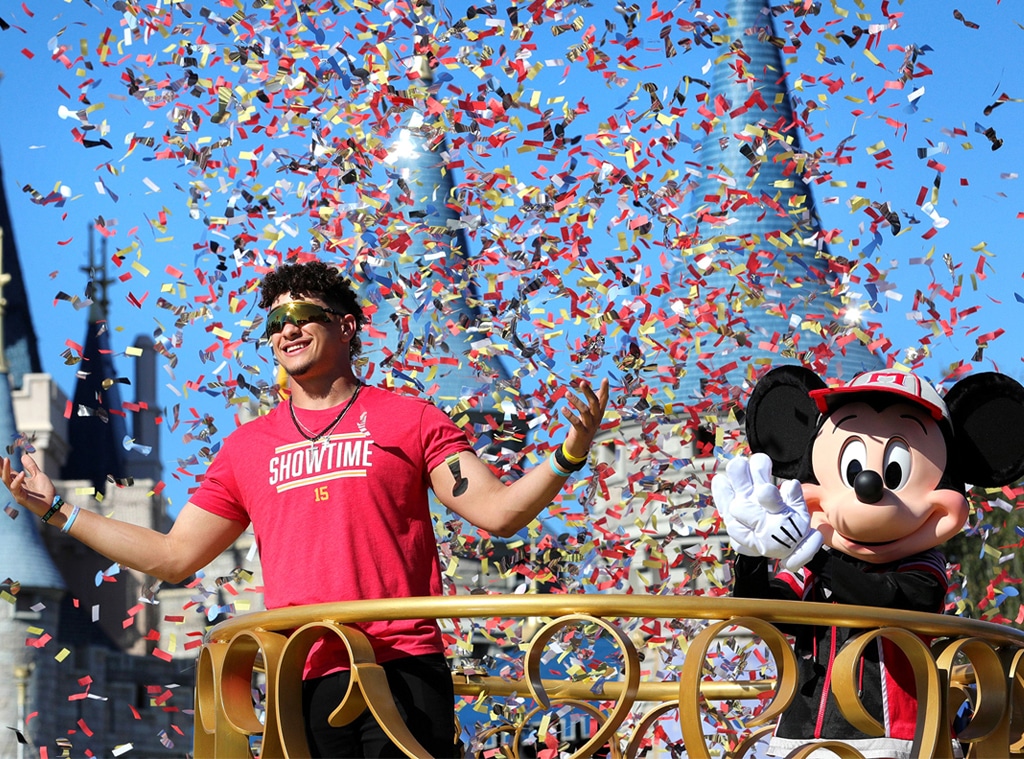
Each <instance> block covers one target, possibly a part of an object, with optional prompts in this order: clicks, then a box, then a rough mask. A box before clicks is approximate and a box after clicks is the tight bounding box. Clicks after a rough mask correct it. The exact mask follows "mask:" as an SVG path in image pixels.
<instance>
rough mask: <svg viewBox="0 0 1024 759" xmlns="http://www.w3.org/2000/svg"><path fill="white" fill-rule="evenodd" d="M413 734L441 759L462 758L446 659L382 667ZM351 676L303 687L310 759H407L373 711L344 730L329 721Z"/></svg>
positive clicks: (407, 661)
mask: <svg viewBox="0 0 1024 759" xmlns="http://www.w3.org/2000/svg"><path fill="white" fill-rule="evenodd" d="M381 666H382V667H383V668H384V671H385V673H386V674H387V676H388V685H389V686H390V687H391V694H392V696H393V697H394V699H395V704H396V706H397V707H398V713H399V714H401V715H402V719H404V720H405V724H406V725H407V726H408V727H409V731H410V732H411V733H412V734H413V736H415V738H416V740H418V741H419V742H420V744H421V745H422V746H423V748H425V749H426V750H427V751H429V752H430V755H431V756H433V757H437V759H449V758H454V757H458V756H460V754H461V751H460V750H459V749H458V747H457V746H456V744H455V738H456V736H455V692H454V690H453V689H452V675H451V670H449V669H448V663H447V661H445V658H444V656H443V655H442V654H431V655H427V656H411V657H407V658H403V659H394V660H392V661H389V662H385V663H384V664H382V665H381ZM348 683H349V672H348V670H345V671H344V672H336V673H334V674H332V675H326V676H325V677H317V678H314V679H312V680H306V681H305V682H304V683H303V684H302V709H303V714H304V715H305V716H306V738H307V740H308V741H309V751H310V755H311V756H313V757H324V759H327V758H328V757H330V758H331V759H342V758H343V757H352V758H353V759H384V758H385V757H387V758H388V759H390V758H391V757H404V756H405V754H403V753H402V752H401V751H400V750H399V748H398V747H397V746H396V745H395V744H394V743H392V742H391V740H390V739H389V738H388V736H387V734H386V733H385V732H384V730H383V728H381V726H380V725H378V724H377V720H375V719H374V718H373V714H371V713H370V710H369V709H367V710H366V711H364V712H363V713H362V714H361V715H359V717H357V718H356V719H355V721H354V722H352V723H350V724H348V725H345V726H344V727H331V726H330V725H329V724H327V718H328V717H329V716H330V714H331V712H332V711H334V710H335V709H336V708H337V706H338V704H340V703H341V699H342V697H343V696H344V695H345V690H346V689H347V688H348Z"/></svg>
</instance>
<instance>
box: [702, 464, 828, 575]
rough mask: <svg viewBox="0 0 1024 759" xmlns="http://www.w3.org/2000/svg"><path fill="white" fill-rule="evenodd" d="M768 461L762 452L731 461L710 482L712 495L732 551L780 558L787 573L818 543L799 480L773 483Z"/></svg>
mask: <svg viewBox="0 0 1024 759" xmlns="http://www.w3.org/2000/svg"><path fill="white" fill-rule="evenodd" d="M771 478H772V461H771V459H770V458H768V456H767V455H765V454H763V453H755V454H754V455H752V456H751V457H750V458H749V459H747V458H744V457H738V458H735V459H732V460H731V461H730V462H729V463H728V464H727V465H726V467H725V472H720V473H719V474H718V475H716V476H715V477H714V478H712V480H711V496H712V498H714V501H715V507H716V508H717V509H718V513H719V514H721V515H722V521H723V522H724V523H725V529H726V530H727V531H728V533H729V540H730V542H731V543H732V547H733V548H734V549H735V550H736V551H737V552H739V553H741V554H744V555H746V556H766V557H768V558H770V559H780V560H781V561H782V566H784V567H785V568H786V569H788V570H790V571H791V572H793V571H796V570H797V569H799V568H800V567H802V566H803V565H804V564H806V563H807V562H809V561H810V560H811V559H812V558H813V557H814V554H816V553H817V552H818V549H819V548H821V545H822V537H821V533H820V532H818V531H817V530H815V529H813V528H812V527H811V517H810V514H808V512H807V504H806V503H805V502H804V494H803V490H802V489H801V487H800V482H799V481H798V480H787V481H786V482H784V483H783V484H782V487H781V488H779V487H776V486H775V485H774V484H773V483H772V479H771Z"/></svg>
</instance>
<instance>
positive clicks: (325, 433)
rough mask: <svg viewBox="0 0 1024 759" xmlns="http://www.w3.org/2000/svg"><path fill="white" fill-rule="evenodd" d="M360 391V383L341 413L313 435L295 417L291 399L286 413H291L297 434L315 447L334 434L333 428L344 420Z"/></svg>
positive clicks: (361, 385) (361, 387)
mask: <svg viewBox="0 0 1024 759" xmlns="http://www.w3.org/2000/svg"><path fill="white" fill-rule="evenodd" d="M362 389H363V383H361V382H360V383H359V384H357V385H356V390H355V392H354V393H352V397H351V398H349V399H348V403H346V404H345V406H344V407H343V408H342V409H341V411H340V412H338V415H337V416H336V417H334V421H332V422H331V423H330V424H328V425H327V426H326V427H324V428H323V429H322V430H321V431H320V432H318V433H314V432H313V431H312V430H308V429H306V427H305V426H304V425H303V424H302V422H300V421H299V417H297V416H296V415H295V404H293V403H292V399H291V398H289V399H288V411H289V412H291V415H292V422H293V423H294V424H295V429H297V430H298V431H299V434H300V435H302V437H304V438H306V440H308V441H309V444H310V445H311V446H314V445H316V444H317V443H319V442H320V441H321V440H323V441H326V440H327V439H328V438H330V435H331V433H332V432H334V428H335V427H337V426H338V425H339V424H340V423H341V420H342V419H344V418H345V414H347V413H348V410H349V409H350V408H352V404H353V403H355V402H356V398H358V397H359V391H360V390H362Z"/></svg>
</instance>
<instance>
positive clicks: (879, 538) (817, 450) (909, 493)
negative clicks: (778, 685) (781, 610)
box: [711, 366, 1024, 759]
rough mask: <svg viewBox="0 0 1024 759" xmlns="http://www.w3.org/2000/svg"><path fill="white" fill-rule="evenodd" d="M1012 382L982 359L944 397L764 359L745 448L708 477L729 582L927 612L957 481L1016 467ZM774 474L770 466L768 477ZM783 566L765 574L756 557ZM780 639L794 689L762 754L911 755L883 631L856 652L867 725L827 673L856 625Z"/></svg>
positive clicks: (900, 381)
mask: <svg viewBox="0 0 1024 759" xmlns="http://www.w3.org/2000/svg"><path fill="white" fill-rule="evenodd" d="M1021 430H1024V387H1022V386H1021V385H1020V384H1019V383H1017V382H1016V381H1015V380H1013V379H1011V378H1010V377H1007V376H1005V375H1002V374H998V373H994V372H988V373H982V374H976V375H973V376H969V377H966V378H965V379H962V380H960V381H959V382H957V383H956V384H955V385H953V387H952V388H950V390H949V392H948V393H946V395H945V397H944V398H943V397H941V396H940V395H939V394H938V392H936V390H935V389H934V388H933V387H932V386H931V385H929V384H928V383H927V382H925V381H923V380H922V379H920V378H919V377H917V376H916V375H914V374H908V373H904V372H897V371H875V372H866V373H864V374H860V375H858V376H856V377H854V378H853V379H852V380H851V381H849V382H848V383H846V384H842V385H835V386H826V384H825V382H824V381H823V380H822V379H821V378H820V377H818V376H817V375H816V374H814V373H813V372H811V371H810V370H808V369H805V368H803V367H799V366H783V367H779V368H776V369H773V370H772V371H770V372H768V373H767V374H766V375H765V376H764V378H763V379H762V380H761V381H760V382H758V383H757V385H756V386H755V387H754V390H753V392H752V393H751V396H750V401H749V403H748V406H747V414H746V431H747V441H748V443H749V445H750V449H751V451H752V452H753V453H752V455H751V456H750V458H749V459H748V458H743V457H741V458H735V459H732V460H731V461H730V462H729V463H728V464H727V466H726V468H725V472H724V473H722V474H718V475H717V476H715V477H714V478H713V479H712V481H711V491H712V496H713V498H714V501H715V505H716V507H717V508H718V511H719V513H720V514H721V516H722V520H723V523H724V526H725V528H726V530H727V531H728V534H729V538H730V542H731V544H732V546H733V548H734V550H735V551H736V552H737V553H738V554H739V555H738V556H737V559H736V562H735V564H734V568H733V571H734V576H735V579H734V584H733V594H734V595H735V596H738V597H742V598H765V599H786V600H801V599H802V600H808V601H823V602H832V603H846V604H858V605H862V606H882V607H887V608H895V609H907V610H912V611H927V612H935V613H941V612H942V611H943V609H944V603H945V596H946V591H947V574H946V559H945V557H944V555H943V554H942V553H941V552H940V551H939V550H938V549H937V548H936V546H938V545H940V544H941V543H943V542H945V541H946V540H948V539H949V538H951V537H953V536H954V535H956V534H957V533H958V532H959V531H960V530H961V529H962V527H963V525H964V523H965V522H966V520H967V515H968V511H969V506H968V502H967V498H966V488H965V483H967V482H969V483H971V484H973V485H980V486H985V487H995V486H1002V485H1008V484H1010V483H1012V482H1014V481H1016V480H1018V479H1020V477H1021V476H1024V434H1022V433H1021ZM773 476H775V477H779V478H782V479H784V480H785V481H784V482H782V484H781V485H780V486H778V487H777V486H776V485H775V484H773V479H772V478H773ZM771 559H777V560H778V563H779V564H780V565H781V566H780V567H779V568H778V571H776V572H775V573H774V575H773V574H772V573H771V572H770V567H769V560H771ZM786 631H787V632H790V633H791V634H793V636H794V639H795V640H794V650H795V653H796V655H797V660H798V666H799V679H800V686H799V689H798V692H797V695H796V697H795V698H794V702H793V703H792V704H791V705H790V708H789V709H787V710H786V711H785V713H784V714H783V715H782V717H781V719H780V720H779V724H778V726H777V728H776V731H775V735H774V736H773V738H772V741H771V743H770V746H769V751H768V753H769V755H771V756H785V755H786V754H788V753H789V752H791V751H792V750H793V749H795V748H797V747H800V746H804V745H806V744H807V743H808V742H809V741H814V740H820V741H825V740H837V741H843V742H845V743H848V744H849V745H851V746H852V747H853V748H856V749H857V750H858V751H860V752H861V754H862V755H863V756H865V757H869V758H870V757H893V758H894V759H904V758H906V759H912V758H911V755H910V749H911V745H912V741H913V737H914V727H915V721H916V717H917V708H916V707H917V704H916V700H915V697H914V687H913V676H912V673H911V672H910V670H909V665H908V664H907V662H906V661H905V659H904V657H903V656H902V655H900V654H898V652H896V651H895V649H894V648H892V647H891V646H890V644H888V643H887V642H886V641H884V640H882V641H880V643H879V645H878V646H876V647H875V648H874V649H872V648H871V647H869V649H868V650H867V651H866V653H865V656H864V660H863V661H862V664H861V666H862V668H863V669H862V673H861V675H860V676H861V683H862V691H861V699H862V702H863V703H864V705H865V707H866V708H867V709H868V711H869V712H870V713H872V715H873V716H874V717H875V719H877V720H879V721H880V722H881V723H882V724H883V725H885V726H886V735H885V737H882V738H878V737H873V736H870V735H868V734H866V733H863V732H861V731H859V730H857V729H856V728H855V727H853V726H852V725H851V724H850V723H849V722H847V721H846V719H845V718H844V717H843V716H842V714H841V713H840V711H839V709H838V707H837V705H836V703H835V699H834V697H833V696H832V694H831V689H830V687H829V679H830V675H831V668H832V664H833V662H834V659H835V656H836V654H837V653H838V652H839V650H840V649H841V648H842V647H843V645H844V644H845V643H846V642H847V641H848V640H849V639H850V638H852V637H853V636H854V635H856V634H857V633H856V631H854V630H849V629H844V628H836V627H832V628H824V627H816V626H810V625H801V626H795V627H793V628H792V629H787V630H786Z"/></svg>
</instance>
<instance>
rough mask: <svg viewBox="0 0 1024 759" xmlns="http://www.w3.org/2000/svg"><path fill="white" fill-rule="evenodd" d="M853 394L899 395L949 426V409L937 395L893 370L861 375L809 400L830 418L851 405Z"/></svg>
mask: <svg viewBox="0 0 1024 759" xmlns="http://www.w3.org/2000/svg"><path fill="white" fill-rule="evenodd" d="M854 393H860V394H864V393H890V394H892V395H899V396H902V397H903V398H905V399H906V400H908V401H910V402H911V403H916V404H917V405H918V406H922V407H924V408H925V409H927V410H928V413H929V414H931V415H932V418H933V419H935V421H940V420H942V419H945V420H946V422H950V417H949V409H948V408H947V407H946V402H945V401H944V400H942V396H941V395H939V392H938V391H937V390H936V389H935V388H934V387H932V386H931V385H929V384H928V383H927V382H925V381H924V380H922V379H921V378H920V377H918V376H917V375H916V374H909V373H907V372H897V371H892V370H887V371H880V372H864V373H863V374H858V375H857V376H856V377H854V378H853V379H852V380H850V381H849V382H847V383H845V384H843V385H835V386H833V387H823V388H821V389H820V390H812V391H811V393H810V395H811V399H812V400H813V401H814V403H815V404H816V405H817V407H818V411H820V412H821V413H822V414H829V413H831V412H832V411H833V410H834V409H835V408H837V407H838V406H839V405H840V404H843V403H848V402H850V401H852V400H853V399H852V398H849V397H847V396H849V395H851V394H854Z"/></svg>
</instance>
